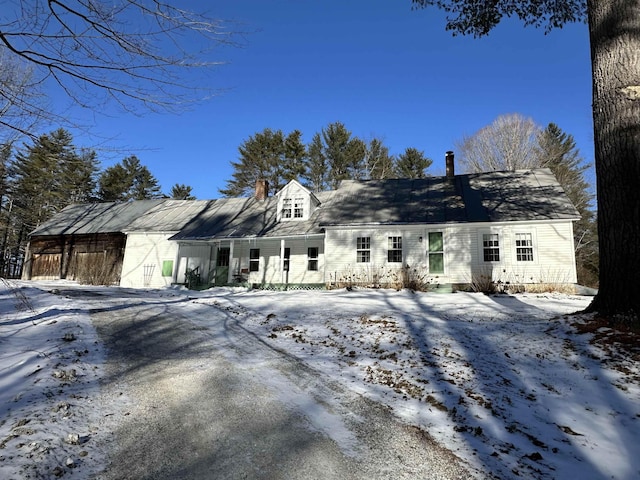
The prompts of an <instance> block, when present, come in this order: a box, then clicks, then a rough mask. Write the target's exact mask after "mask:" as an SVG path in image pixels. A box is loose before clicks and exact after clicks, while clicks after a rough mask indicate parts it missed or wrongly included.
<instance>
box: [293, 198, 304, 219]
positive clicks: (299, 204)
mask: <svg viewBox="0 0 640 480" xmlns="http://www.w3.org/2000/svg"><path fill="white" fill-rule="evenodd" d="M304 204H305V201H304V197H293V218H295V219H297V220H303V219H304V218H305V217H304V206H305V205H304Z"/></svg>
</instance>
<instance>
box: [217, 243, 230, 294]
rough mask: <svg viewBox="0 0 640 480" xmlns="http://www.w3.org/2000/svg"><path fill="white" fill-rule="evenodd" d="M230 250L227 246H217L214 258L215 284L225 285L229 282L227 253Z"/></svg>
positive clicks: (228, 253)
mask: <svg viewBox="0 0 640 480" xmlns="http://www.w3.org/2000/svg"><path fill="white" fill-rule="evenodd" d="M230 252H231V250H230V249H229V247H220V248H218V256H217V258H216V282H215V284H216V285H225V284H227V283H229V255H230Z"/></svg>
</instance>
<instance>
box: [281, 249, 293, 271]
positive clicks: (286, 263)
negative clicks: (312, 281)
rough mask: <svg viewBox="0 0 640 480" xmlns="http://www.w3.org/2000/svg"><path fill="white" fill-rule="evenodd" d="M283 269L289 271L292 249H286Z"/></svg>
mask: <svg viewBox="0 0 640 480" xmlns="http://www.w3.org/2000/svg"><path fill="white" fill-rule="evenodd" d="M282 260H283V261H282V269H283V270H284V271H285V272H288V271H289V266H290V262H291V249H290V248H289V247H285V249H284V257H283V259H282Z"/></svg>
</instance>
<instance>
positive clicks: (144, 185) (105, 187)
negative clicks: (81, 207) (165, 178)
mask: <svg viewBox="0 0 640 480" xmlns="http://www.w3.org/2000/svg"><path fill="white" fill-rule="evenodd" d="M98 185H99V188H98V198H99V199H100V200H101V201H103V202H127V201H129V200H147V199H151V198H160V197H162V193H161V191H160V185H159V184H158V180H157V179H156V178H155V177H154V176H153V175H152V174H151V172H150V171H149V169H148V168H147V167H146V166H144V165H142V164H141V163H140V160H139V159H138V157H136V156H135V155H131V156H130V157H126V158H124V159H123V160H122V162H120V163H116V164H115V165H113V166H111V167H109V168H107V169H105V170H104V171H103V172H102V174H101V175H100V178H99V180H98Z"/></svg>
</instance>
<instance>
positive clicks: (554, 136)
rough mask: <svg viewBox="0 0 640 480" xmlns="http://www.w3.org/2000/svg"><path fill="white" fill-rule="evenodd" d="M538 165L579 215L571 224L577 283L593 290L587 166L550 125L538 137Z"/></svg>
mask: <svg viewBox="0 0 640 480" xmlns="http://www.w3.org/2000/svg"><path fill="white" fill-rule="evenodd" d="M536 154H537V156H538V161H537V163H538V164H539V165H540V166H541V167H548V168H550V169H551V171H552V172H553V173H554V175H555V176H556V178H557V179H558V182H559V183H560V185H561V186H562V188H563V189H564V191H565V193H566V194H567V196H568V197H569V199H570V200H571V202H572V203H573V204H574V205H575V207H576V209H577V210H578V212H579V213H580V216H581V218H580V220H578V221H577V222H575V224H574V245H575V251H576V265H577V269H578V282H579V283H581V284H583V285H589V286H596V285H597V281H598V257H599V255H598V234H597V224H596V220H595V216H594V213H593V210H592V202H593V197H594V196H593V194H592V193H591V190H590V185H589V184H588V183H587V181H586V180H585V178H584V174H585V172H586V171H587V170H588V169H589V165H587V164H585V163H584V160H583V158H582V157H581V156H580V152H579V151H578V148H577V147H576V142H575V140H574V138H573V136H572V135H568V134H567V133H565V132H563V131H562V130H561V129H560V127H558V126H557V125H556V124H554V123H550V124H549V125H547V127H546V128H545V129H544V130H543V131H542V132H541V133H540V135H539V138H538V147H537V149H536Z"/></svg>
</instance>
